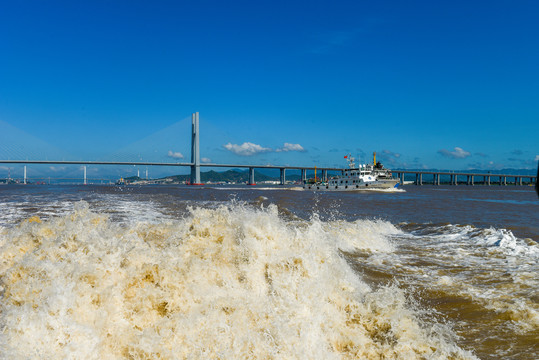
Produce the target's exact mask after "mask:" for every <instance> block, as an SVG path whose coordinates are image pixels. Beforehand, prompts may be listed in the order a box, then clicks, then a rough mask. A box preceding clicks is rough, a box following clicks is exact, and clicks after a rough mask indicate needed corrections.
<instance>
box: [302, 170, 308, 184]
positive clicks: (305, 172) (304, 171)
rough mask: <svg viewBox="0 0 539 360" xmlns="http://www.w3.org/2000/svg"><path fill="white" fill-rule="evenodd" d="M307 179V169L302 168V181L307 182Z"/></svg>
mask: <svg viewBox="0 0 539 360" xmlns="http://www.w3.org/2000/svg"><path fill="white" fill-rule="evenodd" d="M306 180H307V170H306V169H301V182H303V183H305V181H306Z"/></svg>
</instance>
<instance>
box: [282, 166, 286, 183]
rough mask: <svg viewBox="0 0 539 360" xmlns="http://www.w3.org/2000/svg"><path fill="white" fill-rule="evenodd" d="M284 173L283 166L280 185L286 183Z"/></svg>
mask: <svg viewBox="0 0 539 360" xmlns="http://www.w3.org/2000/svg"><path fill="white" fill-rule="evenodd" d="M285 173H286V169H285V168H281V185H284V184H285V183H286V176H285Z"/></svg>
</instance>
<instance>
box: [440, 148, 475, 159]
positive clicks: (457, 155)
mask: <svg viewBox="0 0 539 360" xmlns="http://www.w3.org/2000/svg"><path fill="white" fill-rule="evenodd" d="M438 153H439V154H442V155H443V156H445V157H449V158H453V159H464V158H467V157H468V156H470V155H471V154H470V153H469V152H468V151H465V150H463V149H462V148H459V147H455V149H454V151H449V150H446V149H442V150H438Z"/></svg>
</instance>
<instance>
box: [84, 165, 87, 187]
mask: <svg viewBox="0 0 539 360" xmlns="http://www.w3.org/2000/svg"><path fill="white" fill-rule="evenodd" d="M84 185H87V184H86V165H84Z"/></svg>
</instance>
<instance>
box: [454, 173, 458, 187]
mask: <svg viewBox="0 0 539 360" xmlns="http://www.w3.org/2000/svg"><path fill="white" fill-rule="evenodd" d="M458 184H459V176H458V175H457V174H455V184H454V185H455V186H457V185H458Z"/></svg>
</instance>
